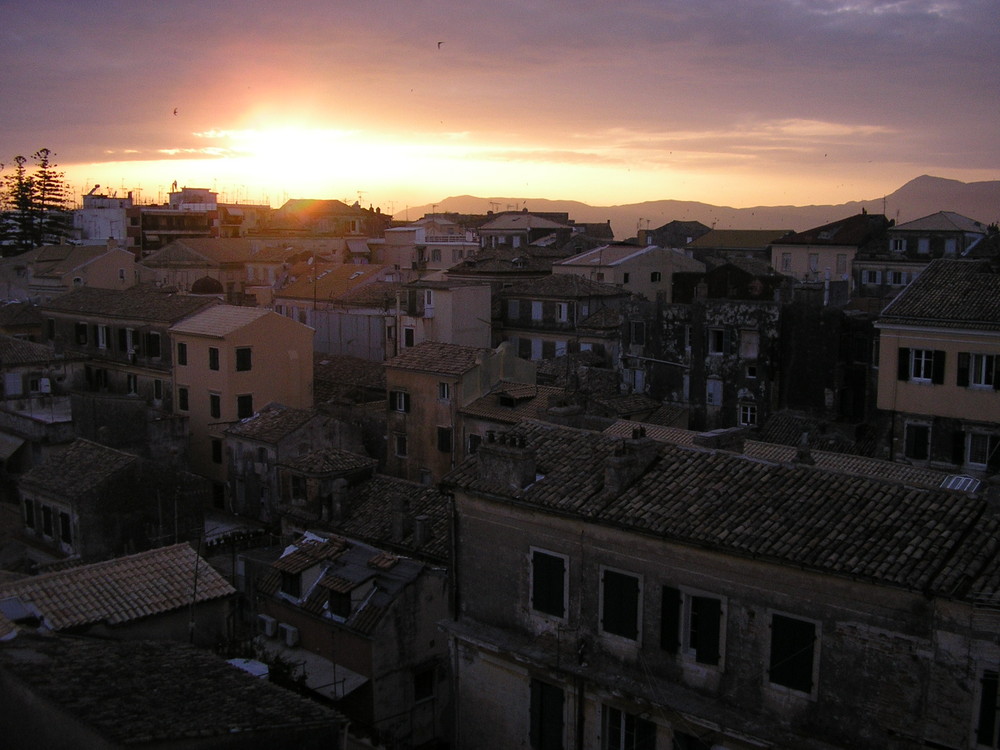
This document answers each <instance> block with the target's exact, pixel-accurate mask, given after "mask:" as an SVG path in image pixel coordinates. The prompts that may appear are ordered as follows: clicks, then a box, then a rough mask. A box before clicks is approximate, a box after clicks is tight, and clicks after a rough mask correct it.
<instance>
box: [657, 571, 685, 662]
mask: <svg viewBox="0 0 1000 750" xmlns="http://www.w3.org/2000/svg"><path fill="white" fill-rule="evenodd" d="M680 621H681V592H680V591H678V590H677V589H675V588H673V587H672V586H664V587H663V599H662V602H661V604H660V648H662V649H663V650H664V651H667V652H668V653H671V654H676V653H677V649H678V648H679V647H680V643H681V638H680V635H681V630H680Z"/></svg>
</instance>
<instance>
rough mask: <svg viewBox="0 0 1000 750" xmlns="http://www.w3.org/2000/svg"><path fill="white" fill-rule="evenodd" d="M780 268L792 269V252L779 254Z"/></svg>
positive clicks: (783, 269) (784, 269)
mask: <svg viewBox="0 0 1000 750" xmlns="http://www.w3.org/2000/svg"><path fill="white" fill-rule="evenodd" d="M781 270H782V271H791V270H792V254H791V253H782V254H781Z"/></svg>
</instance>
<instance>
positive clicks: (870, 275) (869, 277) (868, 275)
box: [861, 271, 882, 284]
mask: <svg viewBox="0 0 1000 750" xmlns="http://www.w3.org/2000/svg"><path fill="white" fill-rule="evenodd" d="M861 283H862V284H881V283H882V272H881V271H862V272H861Z"/></svg>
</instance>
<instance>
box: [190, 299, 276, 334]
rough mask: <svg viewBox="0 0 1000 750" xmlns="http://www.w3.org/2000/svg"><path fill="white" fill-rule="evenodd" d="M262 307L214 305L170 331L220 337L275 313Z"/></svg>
mask: <svg viewBox="0 0 1000 750" xmlns="http://www.w3.org/2000/svg"><path fill="white" fill-rule="evenodd" d="M276 314H277V313H274V312H272V311H271V310H268V309H266V308H263V307H239V306H237V305H215V306H214V307H210V308H208V309H207V310H202V311H201V312H200V313H197V314H195V315H193V316H191V317H190V318H188V319H187V320H183V321H181V322H180V323H177V324H175V325H173V326H172V327H171V328H170V331H171V332H172V333H186V334H190V335H192V336H211V337H215V338H221V337H223V336H226V335H228V334H230V333H232V332H233V331H238V330H240V329H241V328H244V327H245V326H248V325H250V324H251V323H254V322H255V321H257V320H259V319H261V318H263V317H265V316H267V315H276Z"/></svg>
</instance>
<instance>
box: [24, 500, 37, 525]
mask: <svg viewBox="0 0 1000 750" xmlns="http://www.w3.org/2000/svg"><path fill="white" fill-rule="evenodd" d="M24 525H25V526H26V527H27V528H29V529H33V528H35V502H34V500H32V499H31V498H28V497H26V498H24Z"/></svg>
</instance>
